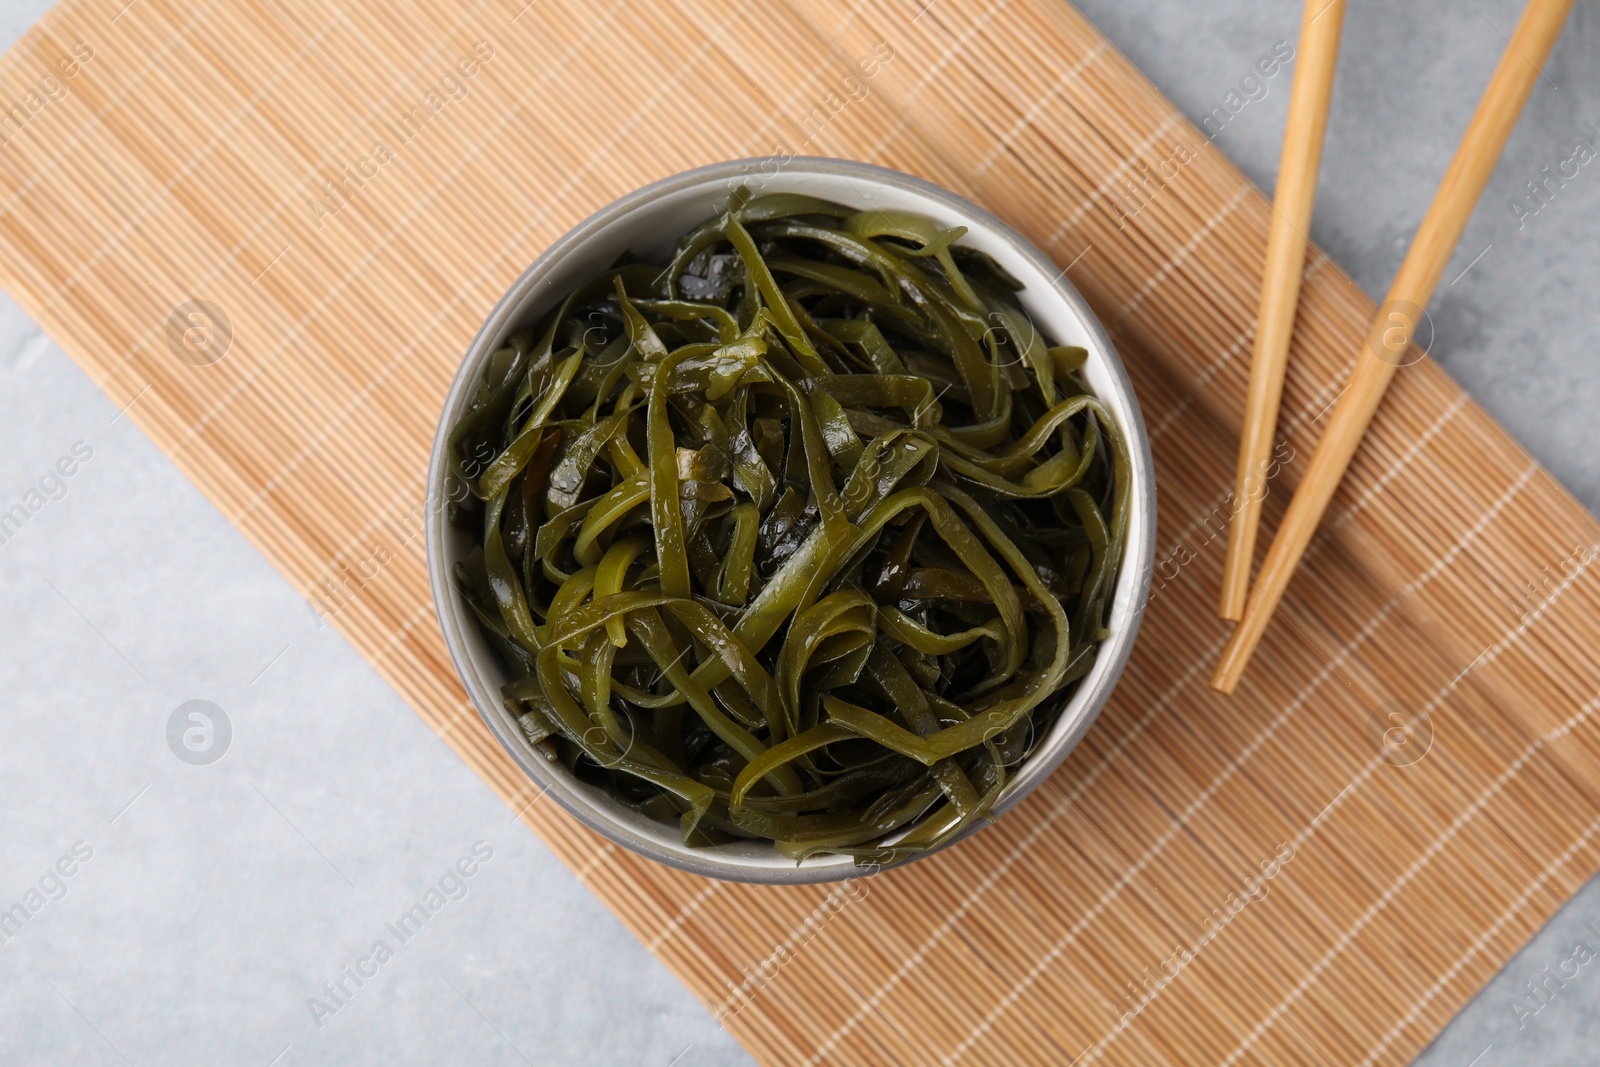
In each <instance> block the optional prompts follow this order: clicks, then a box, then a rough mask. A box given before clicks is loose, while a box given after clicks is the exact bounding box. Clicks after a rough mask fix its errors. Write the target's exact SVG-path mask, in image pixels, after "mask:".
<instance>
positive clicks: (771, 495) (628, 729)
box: [448, 189, 1131, 865]
mask: <svg viewBox="0 0 1600 1067" xmlns="http://www.w3.org/2000/svg"><path fill="white" fill-rule="evenodd" d="M964 233H965V229H964V228H962V227H951V228H943V227H940V226H938V225H936V224H935V223H934V222H933V221H931V220H929V219H927V218H924V217H922V216H919V215H914V214H909V213H904V212H895V211H876V210H870V211H856V210H853V209H851V208H847V207H842V206H840V205H838V204H834V203H830V202H827V201H824V200H818V199H815V198H812V197H808V196H802V195H798V194H774V195H763V196H751V195H750V193H749V192H748V191H747V190H745V189H740V190H738V191H737V192H736V193H734V194H733V196H732V197H731V198H730V200H729V202H728V204H727V207H726V210H725V211H724V212H723V213H722V214H721V215H720V216H718V217H716V218H713V219H712V220H710V221H708V222H706V223H704V224H703V225H701V226H699V227H697V228H696V229H694V230H693V231H691V232H690V233H688V234H687V235H685V236H683V237H682V238H681V239H680V240H679V241H678V243H677V245H676V248H675V251H674V252H673V254H672V256H671V259H670V262H668V263H666V264H665V265H664V266H663V265H662V264H660V263H659V262H658V263H654V264H651V263H644V262H638V261H636V260H634V259H633V257H631V256H624V257H623V259H622V260H621V261H620V262H618V263H617V264H615V265H614V266H612V267H611V268H610V269H608V270H606V271H605V272H604V273H602V274H600V275H599V276H597V277H595V278H593V279H591V280H589V281H587V282H585V283H584V284H582V285H580V286H578V287H577V288H576V289H575V290H574V291H572V292H571V293H570V294H568V295H567V296H566V298H565V299H564V300H563V301H562V302H561V303H560V305H559V306H558V307H557V308H556V309H555V310H554V311H552V312H550V313H548V314H547V315H546V316H545V317H544V318H543V320H542V321H541V322H538V323H537V324H536V325H535V326H534V328H533V329H530V330H528V331H527V332H523V333H518V334H516V335H514V336H512V337H511V338H510V339H509V341H508V342H507V343H506V344H505V346H504V347H502V348H501V349H499V350H498V351H496V352H494V353H493V354H492V355H491V356H490V357H489V358H488V360H487V361H486V369H485V372H484V374H483V377H482V379H481V381H480V382H479V383H478V385H477V387H476V391H475V393H474V395H473V397H472V399H471V401H470V404H469V406H468V408H467V411H466V414H465V415H464V416H463V417H462V418H461V419H460V421H459V422H458V423H457V424H456V425H455V426H454V427H453V428H452V430H451V434H450V438H449V442H448V445H449V453H450V456H451V460H452V464H453V467H454V475H455V476H456V477H458V478H460V479H461V480H462V481H464V482H465V483H466V485H467V486H469V487H470V490H471V492H470V494H464V500H463V501H461V502H459V503H457V504H453V505H452V506H451V514H450V519H451V521H452V522H454V523H455V524H457V525H458V526H460V527H461V528H463V529H465V530H468V531H470V533H471V536H472V543H473V547H472V550H471V552H470V554H469V555H467V556H466V557H465V558H464V559H463V560H462V561H461V562H459V563H458V564H457V565H456V567H455V579H456V582H457V585H458V587H459V589H460V591H461V594H462V595H463V597H464V598H465V599H466V601H467V602H468V603H469V604H470V606H471V609H472V611H473V612H474V614H475V615H476V618H477V620H478V624H479V626H480V628H481V630H482V632H483V634H484V635H485V637H486V638H487V640H488V641H489V642H490V643H491V644H492V645H493V646H494V648H495V649H496V650H497V652H498V654H499V656H500V658H501V660H502V661H503V664H504V666H505V668H506V670H507V671H508V673H509V676H510V678H511V680H510V681H509V682H508V683H507V684H506V685H505V686H504V689H503V693H502V695H503V697H504V700H505V701H506V703H507V707H508V708H509V709H510V710H511V711H512V712H513V714H514V715H515V716H516V718H517V721H518V722H519V723H520V724H521V726H522V729H523V731H524V732H525V734H526V736H527V738H528V740H529V742H530V743H531V744H533V745H535V746H536V747H538V748H539V749H540V750H542V751H543V752H544V753H545V755H546V756H547V757H549V758H550V759H552V760H559V761H561V762H562V763H564V764H565V765H566V767H567V768H568V769H569V770H570V771H571V772H572V773H573V774H574V775H576V776H577V777H578V778H579V779H581V780H583V781H586V782H589V783H591V784H594V785H596V786H599V787H601V788H603V789H604V790H606V791H607V792H608V793H609V794H610V795H612V796H613V797H615V798H616V800H617V801H618V802H620V803H622V804H625V805H628V806H629V807H632V808H634V809H636V810H638V811H640V812H642V813H643V814H645V815H646V816H648V817H650V818H653V819H657V820H662V821H666V822H669V823H671V824H675V825H676V826H677V827H678V831H679V832H680V833H681V834H682V839H683V841H684V842H685V844H687V845H690V846H714V845H720V844H723V843H726V842H729V841H732V840H736V839H741V838H743V839H752V838H753V839H759V840H766V841H770V842H772V843H773V845H774V847H776V848H777V849H778V850H779V851H780V852H781V853H782V854H783V855H785V856H788V857H791V858H793V859H795V860H796V861H797V862H798V861H800V860H802V859H804V858H805V857H806V856H808V855H812V854H815V853H819V852H828V853H839V854H846V855H849V856H851V857H853V858H854V859H855V861H856V862H857V863H861V864H878V865H887V864H891V863H895V862H899V861H902V860H904V859H906V858H908V857H910V856H912V855H914V854H916V853H918V852H920V851H925V850H927V849H931V848H936V847H938V846H939V845H941V844H943V843H945V842H947V841H949V840H951V839H953V838H954V837H956V836H958V835H960V834H962V833H963V832H965V831H966V830H968V829H969V828H971V827H972V826H973V825H974V824H975V823H977V822H978V821H979V820H983V819H985V818H989V817H992V811H993V808H994V805H995V802H996V800H997V798H998V797H999V796H1000V794H1001V792H1002V790H1003V789H1004V788H1005V786H1006V784H1007V782H1008V781H1009V780H1010V779H1011V777H1013V776H1014V774H1015V770H1016V768H1017V767H1018V766H1019V764H1021V763H1022V762H1023V761H1024V760H1026V759H1027V758H1028V757H1029V754H1030V753H1031V752H1032V751H1033V750H1034V748H1035V747H1036V746H1037V745H1039V744H1040V743H1042V741H1043V739H1044V738H1045V736H1046V734H1047V733H1048V731H1049V729H1050V727H1051V725H1052V724H1053V722H1054V720H1055V718H1056V716H1057V715H1058V714H1059V712H1060V709H1061V708H1062V707H1063V706H1064V705H1065V703H1066V701H1067V699H1068V697H1069V695H1070V690H1071V688H1072V687H1073V686H1074V684H1075V683H1076V682H1077V680H1078V679H1080V678H1082V677H1083V675H1084V674H1085V673H1087V672H1088V670H1089V669H1090V667H1091V666H1092V665H1093V663H1094V659H1095V652H1096V648H1097V647H1098V644H1099V642H1100V641H1101V640H1102V639H1103V638H1104V637H1105V636H1106V626H1107V617H1108V612H1109V605H1110V600H1111V594H1112V590H1113V588H1114V585H1115V578H1116V574H1117V568H1118V564H1119V562H1120V560H1121V557H1122V553H1123V545H1124V541H1125V538H1126V531H1127V526H1128V514H1129V495H1130V481H1131V474H1130V469H1129V462H1128V458H1127V451H1126V448H1125V446H1124V444H1123V441H1122V438H1121V436H1120V433H1119V430H1118V427H1117V425H1116V423H1115V421H1114V420H1113V419H1112V418H1111V416H1110V415H1109V414H1108V412H1107V411H1106V409H1105V408H1104V407H1103V406H1102V405H1101V403H1100V402H1099V400H1097V399H1096V398H1095V397H1094V396H1092V395H1090V393H1089V391H1088V390H1087V388H1086V387H1085V385H1084V384H1083V382H1082V380H1081V379H1080V374H1079V372H1080V369H1081V367H1082V364H1083V361H1084V359H1085V357H1086V353H1085V352H1084V350H1083V349H1081V348H1075V347H1069V346H1057V345H1052V344H1050V343H1049V342H1048V341H1047V340H1046V339H1045V338H1044V337H1042V336H1041V335H1040V334H1039V333H1038V332H1037V331H1036V330H1035V328H1034V326H1033V323H1032V322H1031V321H1030V320H1029V318H1028V316H1027V315H1026V314H1025V313H1024V312H1023V311H1022V309H1021V307H1020V306H1019V304H1018V303H1017V301H1016V299H1015V296H1014V293H1015V292H1016V291H1017V290H1019V289H1020V288H1021V285H1020V283H1018V282H1017V281H1016V280H1015V279H1014V278H1012V277H1010V276H1009V275H1008V274H1007V273H1006V272H1005V271H1004V270H1003V269H1002V268H1001V267H1000V266H999V265H998V264H997V263H996V262H995V261H994V260H992V259H991V258H989V257H988V256H986V255H984V254H983V253H981V252H978V251H976V250H973V249H970V248H965V247H963V246H962V245H960V244H957V243H956V242H957V241H958V240H959V238H961V237H962V236H963V235H964Z"/></svg>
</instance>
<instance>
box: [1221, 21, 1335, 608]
mask: <svg viewBox="0 0 1600 1067" xmlns="http://www.w3.org/2000/svg"><path fill="white" fill-rule="evenodd" d="M1344 7H1345V0H1306V10H1305V14H1304V15H1302V16H1301V21H1300V53H1299V55H1298V57H1297V62H1298V63H1299V66H1298V67H1296V68H1295V73H1294V87H1293V88H1292V89H1291V90H1290V92H1289V121H1288V123H1287V125H1286V126H1285V128H1284V134H1283V156H1282V158H1281V159H1280V160H1279V163H1278V188H1277V191H1276V192H1275V193H1274V195H1273V200H1272V230H1271V232H1270V234H1269V235H1268V237H1267V262H1266V271H1265V274H1264V276H1263V279H1262V283H1261V303H1260V307H1259V310H1258V311H1257V313H1256V338H1255V349H1254V352H1253V354H1252V355H1251V357H1250V391H1249V393H1248V395H1247V397H1246V399H1245V411H1244V432H1243V433H1242V434H1241V435H1240V438H1239V467H1238V471H1237V472H1236V473H1235V475H1234V481H1233V508H1234V512H1233V519H1232V521H1231V522H1230V523H1229V524H1228V557H1227V562H1226V563H1225V564H1224V565H1223V570H1222V603H1221V606H1220V607H1219V609H1218V614H1219V615H1221V616H1222V617H1223V618H1224V619H1233V620H1236V621H1237V620H1238V619H1239V618H1240V617H1241V616H1243V614H1244V604H1245V596H1246V594H1248V593H1249V591H1250V564H1251V563H1252V562H1253V561H1254V559H1255V548H1256V529H1257V528H1258V527H1259V526H1260V524H1261V501H1262V500H1263V499H1264V498H1265V496H1266V493H1267V482H1266V470H1267V463H1268V457H1269V454H1270V453H1271V451H1272V438H1273V434H1274V432H1275V431H1276V429H1277V426H1278V401H1279V399H1280V398H1281V397H1282V395H1283V372H1284V367H1285V366H1286V365H1287V363H1288V361H1289V335H1290V334H1291V333H1292V332H1293V331H1294V316H1295V307H1296V306H1297V305H1298V304H1299V302H1300V279H1301V277H1302V274H1303V272H1304V268H1305V261H1306V244H1307V242H1308V237H1307V231H1308V230H1309V229H1310V227H1311V208H1312V204H1313V203H1314V202H1315V200H1316V196H1317V169H1318V167H1319V166H1320V165H1321V163H1322V139H1323V134H1324V132H1325V131H1326V130H1327V128H1328V100H1329V98H1330V97H1332V96H1333V71H1334V68H1335V67H1336V66H1338V63H1339V35H1340V32H1341V31H1342V30H1343V28H1344Z"/></svg>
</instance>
